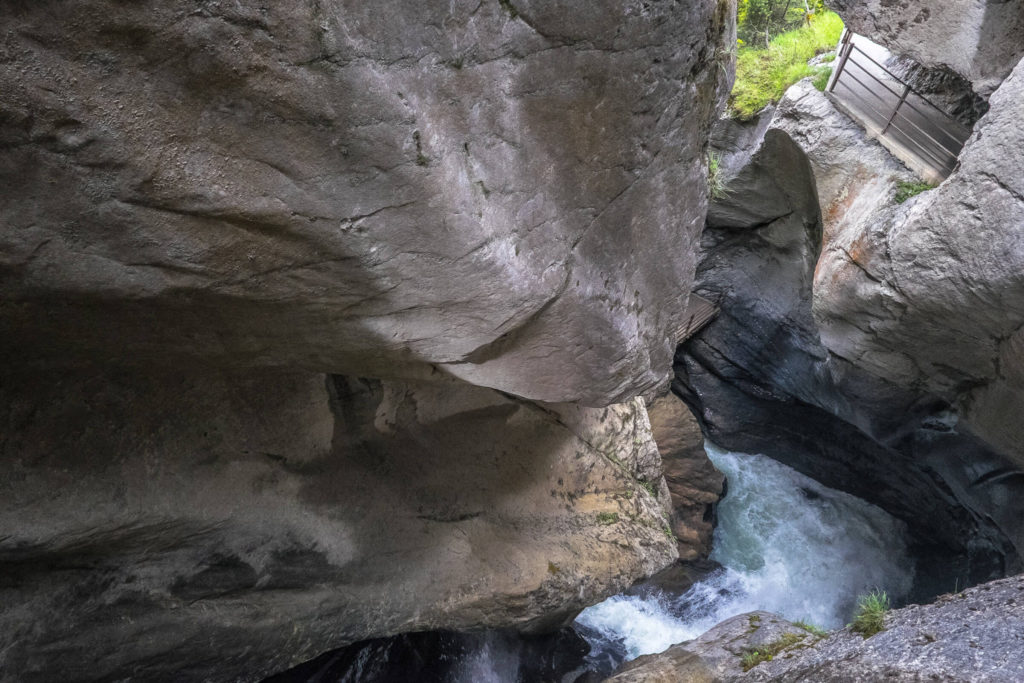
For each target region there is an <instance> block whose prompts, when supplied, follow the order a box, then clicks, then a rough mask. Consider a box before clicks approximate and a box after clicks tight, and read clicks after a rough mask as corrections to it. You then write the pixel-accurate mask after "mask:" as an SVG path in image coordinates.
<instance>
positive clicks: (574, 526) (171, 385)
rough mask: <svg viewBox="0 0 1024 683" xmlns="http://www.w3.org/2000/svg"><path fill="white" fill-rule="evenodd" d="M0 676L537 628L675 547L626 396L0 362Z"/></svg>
mask: <svg viewBox="0 0 1024 683" xmlns="http://www.w3.org/2000/svg"><path fill="white" fill-rule="evenodd" d="M0 424H3V425H5V428H4V430H2V433H0V467H2V469H3V472H4V476H3V477H2V478H0V528H2V529H3V530H4V532H3V535H2V536H0V605H2V609H0V681H3V682H4V683H28V682H39V683H50V682H52V681H77V680H126V679H129V678H131V679H132V680H144V681H182V680H196V681H200V680H217V681H228V680H230V681H235V680H237V681H252V680H258V679H259V678H260V677H262V676H264V675H267V674H270V673H272V672H274V671H279V670H283V669H286V668H288V667H289V666H291V665H294V664H296V663H298V662H300V661H303V660H305V659H309V658H311V657H313V656H315V655H317V654H320V653H321V652H324V651H326V650H329V649H332V648H335V647H340V646H342V645H345V644H347V643H350V642H353V641H356V640H362V639H366V638H371V637H377V636H383V635H390V634H394V633H400V632H406V631H419V630H431V629H440V628H445V629H455V630H458V629H474V628H516V629H519V630H522V631H528V632H532V631H539V630H545V629H549V628H552V627H553V626H557V625H559V624H560V623H562V622H563V621H564V620H566V619H569V618H571V617H572V616H574V615H575V613H576V612H577V611H578V610H580V609H582V608H583V607H584V606H586V605H588V604H592V603H593V602H596V601H599V600H601V599H603V598H604V597H607V596H608V595H611V594H614V593H618V592H620V591H621V590H623V589H624V588H626V587H627V586H629V585H631V584H632V583H633V582H635V581H637V580H640V579H643V578H646V577H647V576H650V575H651V574H653V573H655V572H656V571H658V570H660V569H661V568H662V567H664V566H666V565H668V564H670V563H671V562H672V561H673V560H675V558H676V557H677V551H676V543H675V540H674V539H673V538H672V537H671V534H670V533H669V532H668V519H667V518H666V516H665V510H664V507H663V505H664V501H662V500H658V499H656V498H654V497H653V496H652V495H651V494H650V493H649V491H648V488H647V486H644V485H642V482H651V483H652V485H653V488H654V490H658V489H661V488H663V487H664V482H663V480H662V479H661V470H660V459H659V457H658V451H657V447H656V445H655V444H654V442H653V441H652V439H651V432H650V426H649V423H648V420H647V414H646V411H645V409H644V406H643V402H642V400H641V399H635V400H633V401H631V402H629V403H627V404H622V405H616V406H612V407H609V408H604V409H597V408H579V407H575V406H552V405H546V406H540V405H537V404H534V403H531V402H528V401H522V400H515V399H511V398H509V397H507V396H504V395H501V394H500V393H498V392H495V391H493V390H490V389H483V388H479V387H472V386H468V385H465V384H463V383H461V382H456V381H447V382H379V381H375V380H355V379H348V378H344V377H339V376H333V377H325V376H323V375H312V374H301V373H294V372H262V373H256V372H248V373H228V372H218V373H191V372H179V373H168V374H163V375H148V376H144V375H139V374H131V373H106V374H91V373H62V374H61V375H60V376H56V375H39V374H36V373H25V374H21V375H17V376H9V375H5V376H2V377H0Z"/></svg>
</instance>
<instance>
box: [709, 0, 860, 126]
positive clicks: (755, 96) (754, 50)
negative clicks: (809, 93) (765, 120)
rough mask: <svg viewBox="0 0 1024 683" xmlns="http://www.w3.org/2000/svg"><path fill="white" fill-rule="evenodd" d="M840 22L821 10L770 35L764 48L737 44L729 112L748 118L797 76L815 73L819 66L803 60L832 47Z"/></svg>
mask: <svg viewBox="0 0 1024 683" xmlns="http://www.w3.org/2000/svg"><path fill="white" fill-rule="evenodd" d="M842 32H843V22H842V20H841V19H840V18H839V15H838V14H836V13H834V12H824V13H822V14H821V15H819V16H818V17H817V18H815V20H814V21H813V22H812V23H811V25H810V26H802V27H800V28H798V29H794V30H792V31H787V32H786V33H782V34H779V35H777V36H775V37H774V38H772V40H771V43H770V46H769V47H768V49H764V48H759V47H741V48H740V49H739V51H738V53H737V56H736V85H735V86H733V89H732V94H731V95H730V97H729V106H730V109H731V110H732V112H733V114H734V115H735V116H737V117H738V118H741V119H749V118H750V117H752V116H754V115H755V114H757V112H759V111H761V110H762V109H764V108H765V106H767V105H768V104H770V103H772V102H778V101H779V99H781V98H782V95H783V93H785V92H786V88H788V87H789V86H791V85H793V84H794V83H796V82H797V81H799V80H800V79H801V78H805V77H807V76H816V75H817V76H819V77H820V71H819V70H820V69H821V67H813V66H808V64H807V60H809V59H811V58H812V57H814V56H815V55H817V54H822V53H824V52H828V51H830V50H832V49H833V48H835V46H836V44H837V43H838V42H839V37H840V35H841V34H842Z"/></svg>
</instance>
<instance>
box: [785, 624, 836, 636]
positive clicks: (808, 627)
mask: <svg viewBox="0 0 1024 683" xmlns="http://www.w3.org/2000/svg"><path fill="white" fill-rule="evenodd" d="M793 625H794V626H799V627H800V628H802V629H803V630H805V631H807V632H808V633H810V634H811V635H815V636H818V637H819V638H824V637H825V636H827V635H828V631H826V630H825V629H823V628H821V627H820V626H815V625H814V624H812V623H810V622H807V621H794V622H793Z"/></svg>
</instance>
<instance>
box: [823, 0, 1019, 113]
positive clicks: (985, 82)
mask: <svg viewBox="0 0 1024 683" xmlns="http://www.w3.org/2000/svg"><path fill="white" fill-rule="evenodd" d="M827 4H828V6H829V7H831V8H832V9H834V10H835V11H836V12H838V13H839V14H840V16H842V18H843V21H844V22H845V23H846V26H847V27H848V28H849V29H851V30H852V31H854V32H856V33H860V34H861V35H866V36H868V37H869V38H871V39H872V40H874V41H875V42H878V43H882V44H884V45H886V46H887V47H889V49H890V50H891V51H892V52H894V53H897V54H901V55H907V56H909V57H912V58H913V59H915V60H916V61H918V62H920V63H922V64H924V65H926V66H929V67H947V68H949V69H951V70H953V71H955V72H956V73H958V74H960V75H961V76H963V77H964V78H966V79H967V80H969V81H971V82H972V83H973V84H974V89H975V91H977V92H978V93H979V94H982V95H985V96H988V95H989V94H990V93H991V92H992V91H993V90H995V89H996V87H998V85H999V83H1000V82H1002V80H1003V79H1004V78H1006V76H1007V75H1008V74H1009V73H1010V71H1011V70H1012V69H1013V67H1014V66H1015V65H1016V64H1017V62H1018V61H1020V59H1021V57H1024V3H1022V2H1021V1H1020V0H944V1H943V2H927V1H926V0H906V1H904V2H891V1H890V0H827Z"/></svg>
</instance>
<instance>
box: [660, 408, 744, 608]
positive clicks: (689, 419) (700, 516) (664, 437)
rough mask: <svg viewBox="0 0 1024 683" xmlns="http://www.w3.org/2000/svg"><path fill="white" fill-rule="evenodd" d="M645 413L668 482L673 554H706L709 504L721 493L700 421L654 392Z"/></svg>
mask: <svg viewBox="0 0 1024 683" xmlns="http://www.w3.org/2000/svg"><path fill="white" fill-rule="evenodd" d="M647 415H648V417H649V418H650V421H651V434H652V435H653V437H654V441H655V443H657V444H658V451H659V452H660V453H661V463H662V467H663V469H664V472H665V479H664V481H665V483H666V484H667V485H668V486H667V488H666V490H665V492H664V495H665V497H666V498H667V499H668V500H670V501H671V510H670V513H671V514H670V519H671V521H672V533H673V534H674V535H675V537H676V540H677V542H678V545H679V559H680V560H682V561H685V562H690V561H694V560H703V559H706V558H707V556H708V554H709V553H710V552H711V539H712V534H713V533H714V519H715V506H716V505H717V504H718V501H719V499H721V497H722V494H723V493H724V492H725V476H724V475H723V474H722V473H721V472H719V471H718V470H717V469H715V465H714V463H712V462H711V460H710V459H709V458H708V454H707V453H706V452H705V451H704V435H703V434H702V433H701V429H700V424H699V423H698V422H697V419H696V418H695V417H694V416H693V413H691V412H690V409H689V408H687V407H686V404H684V403H683V402H682V401H680V400H679V398H678V397H676V396H674V395H672V394H665V395H664V396H660V397H658V398H657V399H655V400H654V401H653V402H652V403H650V404H649V405H648V406H647ZM660 497H661V494H659V498H660ZM680 592H681V591H680Z"/></svg>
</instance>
